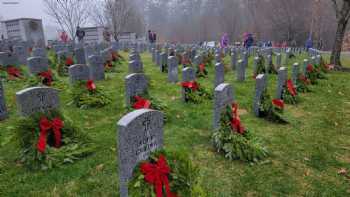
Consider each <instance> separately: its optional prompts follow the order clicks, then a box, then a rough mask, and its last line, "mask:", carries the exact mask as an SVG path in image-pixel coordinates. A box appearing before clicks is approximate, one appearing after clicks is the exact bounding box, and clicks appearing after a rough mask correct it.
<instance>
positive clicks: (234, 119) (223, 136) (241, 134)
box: [212, 103, 268, 162]
mask: <svg viewBox="0 0 350 197" xmlns="http://www.w3.org/2000/svg"><path fill="white" fill-rule="evenodd" d="M237 110H238V105H237V104H236V103H233V104H232V106H227V107H226V110H225V111H224V112H223V113H222V114H221V119H220V129H219V130H217V131H215V132H214V133H213V136H212V139H213V143H214V147H215V148H216V150H217V151H218V152H222V153H224V154H225V157H226V158H228V159H230V160H236V159H237V160H242V161H246V162H258V161H259V160H262V159H264V158H265V157H267V156H268V151H267V150H266V148H265V147H263V146H262V145H261V143H260V141H259V140H258V138H256V137H255V136H254V135H253V133H252V132H250V131H249V130H247V129H246V128H245V127H244V126H243V125H242V123H241V119H240V117H239V114H238V112H237Z"/></svg>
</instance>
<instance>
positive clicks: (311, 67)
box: [306, 64, 314, 72]
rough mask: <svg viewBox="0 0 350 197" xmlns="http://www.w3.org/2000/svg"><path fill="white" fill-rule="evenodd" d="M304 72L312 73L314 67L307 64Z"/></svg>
mask: <svg viewBox="0 0 350 197" xmlns="http://www.w3.org/2000/svg"><path fill="white" fill-rule="evenodd" d="M306 70H307V71H308V72H312V71H314V66H313V65H312V64H308V65H307V67H306Z"/></svg>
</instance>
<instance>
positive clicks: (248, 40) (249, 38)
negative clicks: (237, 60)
mask: <svg viewBox="0 0 350 197" xmlns="http://www.w3.org/2000/svg"><path fill="white" fill-rule="evenodd" d="M253 43H254V38H253V35H252V34H251V33H245V34H244V44H243V46H244V47H245V48H247V49H249V48H250V47H251V46H253Z"/></svg>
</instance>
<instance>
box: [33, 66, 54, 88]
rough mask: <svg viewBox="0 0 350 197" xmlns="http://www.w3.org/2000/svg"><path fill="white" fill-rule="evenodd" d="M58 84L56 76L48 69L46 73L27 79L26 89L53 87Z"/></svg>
mask: <svg viewBox="0 0 350 197" xmlns="http://www.w3.org/2000/svg"><path fill="white" fill-rule="evenodd" d="M57 82H58V80H57V78H56V76H55V75H54V73H53V72H52V71H51V70H50V69H49V70H47V71H44V72H41V73H38V74H37V75H35V76H31V77H30V78H29V79H28V82H27V85H26V87H33V86H42V85H45V86H52V85H55V84H56V83H57Z"/></svg>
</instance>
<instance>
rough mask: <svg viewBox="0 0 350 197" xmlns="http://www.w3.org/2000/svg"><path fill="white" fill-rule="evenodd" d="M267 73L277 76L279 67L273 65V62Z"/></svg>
mask: <svg viewBox="0 0 350 197" xmlns="http://www.w3.org/2000/svg"><path fill="white" fill-rule="evenodd" d="M268 64H269V65H268V67H267V73H269V74H277V66H276V65H274V64H273V62H272V61H271V62H268Z"/></svg>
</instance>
